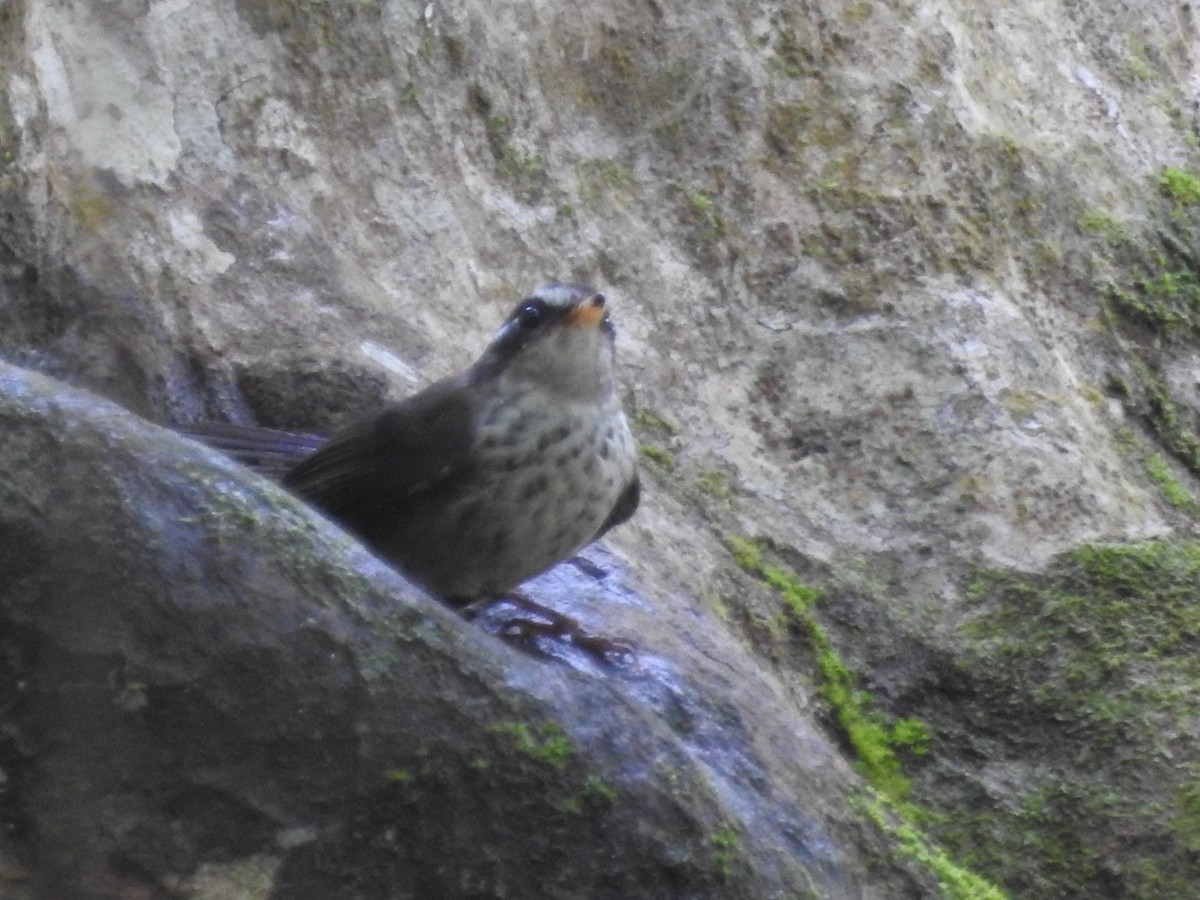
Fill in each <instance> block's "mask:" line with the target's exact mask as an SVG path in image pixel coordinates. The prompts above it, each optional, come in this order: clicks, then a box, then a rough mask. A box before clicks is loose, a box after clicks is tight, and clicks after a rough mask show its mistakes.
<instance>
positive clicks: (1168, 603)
mask: <svg viewBox="0 0 1200 900" xmlns="http://www.w3.org/2000/svg"><path fill="white" fill-rule="evenodd" d="M968 599H969V604H970V609H971V610H972V612H971V617H970V619H969V621H968V623H967V624H966V626H965V627H964V629H963V635H964V640H965V641H966V644H965V649H964V652H963V654H962V656H961V657H960V659H959V660H958V662H957V665H958V667H959V669H960V671H961V672H962V673H963V674H964V676H965V682H966V684H963V685H960V686H959V687H960V688H966V690H965V693H964V696H965V697H968V698H969V699H967V700H966V701H965V702H964V703H963V704H962V705H963V708H964V709H965V710H968V715H971V716H974V715H978V716H980V723H981V726H986V727H981V729H980V730H979V733H980V734H982V735H985V736H986V738H987V739H988V740H989V741H990V743H991V746H990V748H989V754H988V756H989V766H990V767H991V768H992V770H993V771H994V772H996V773H999V772H1008V773H1009V777H1010V778H1013V779H1015V780H1016V786H1015V787H1016V789H1015V791H1008V792H1005V793H1000V792H997V793H996V795H995V796H994V797H993V800H994V803H993V804H991V805H990V808H989V805H988V803H987V801H983V802H976V803H973V804H971V806H970V808H969V809H960V810H956V811H955V812H954V814H953V816H952V817H951V816H947V817H946V818H945V819H943V821H942V823H941V824H940V825H939V826H938V827H937V828H936V829H935V833H936V834H937V835H938V837H939V839H941V840H942V841H943V842H944V843H945V844H946V845H947V846H948V847H950V848H952V849H953V851H954V852H955V853H956V854H957V855H958V856H959V858H962V859H964V860H966V861H967V862H968V863H969V864H970V865H971V866H972V867H973V868H976V869H978V870H979V871H982V872H984V873H985V874H986V875H988V876H989V877H991V878H993V879H995V880H997V881H999V882H1000V883H1002V884H1004V885H1005V886H1006V887H1008V888H1009V889H1011V890H1012V891H1013V892H1014V893H1015V894H1017V895H1019V896H1037V897H1078V896H1096V897H1100V896H1103V897H1118V896H1119V897H1128V898H1156V900H1159V898H1184V897H1192V896H1194V895H1195V885H1196V884H1197V883H1200V859H1198V858H1197V856H1196V853H1195V850H1194V849H1193V848H1194V847H1196V846H1197V845H1198V844H1200V813H1198V810H1200V803H1197V800H1196V798H1197V796H1200V792H1198V791H1197V788H1196V786H1197V784H1198V783H1200V751H1198V749H1197V748H1198V747H1200V544H1198V543H1196V542H1177V541H1168V540H1157V541H1150V542H1145V543H1137V544H1114V545H1089V546H1084V547H1080V548H1078V549H1077V550H1075V551H1073V552H1070V553H1068V554H1065V555H1064V556H1062V557H1061V558H1059V559H1058V560H1057V561H1056V562H1055V563H1054V565H1052V566H1051V567H1050V568H1049V569H1048V570H1047V571H1046V572H1045V573H1042V574H1029V573H1023V572H1016V571H989V572H985V573H982V574H980V575H979V576H978V577H977V578H976V579H975V580H974V581H973V583H972V584H971V586H970V589H969V591H968ZM1018 773H1019V774H1018ZM983 780H984V779H981V781H983ZM997 798H998V799H997Z"/></svg>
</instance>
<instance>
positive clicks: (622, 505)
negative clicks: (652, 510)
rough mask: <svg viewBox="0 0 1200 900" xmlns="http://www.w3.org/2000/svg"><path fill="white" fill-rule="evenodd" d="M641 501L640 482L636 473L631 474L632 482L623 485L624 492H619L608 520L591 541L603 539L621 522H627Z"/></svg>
mask: <svg viewBox="0 0 1200 900" xmlns="http://www.w3.org/2000/svg"><path fill="white" fill-rule="evenodd" d="M641 499H642V482H641V479H640V478H638V475H637V473H636V472H634V473H633V480H632V481H630V482H629V484H627V485H625V490H623V491H622V492H621V496H620V497H618V498H617V502H616V504H615V505H614V506H613V508H612V512H610V513H609V514H608V518H607V519H605V520H604V524H603V525H601V526H600V530H599V531H597V532H596V536H595V537H594V538H592V540H593V541H598V540H600V538H602V537H604V535H605V533H607V532H608V531H609V530H611V529H613V528H616V527H617V526H618V525H620V524H621V523H622V522H628V521H629V519H630V517H632V516H633V514H634V513H635V512H636V511H637V508H638V503H640V502H641Z"/></svg>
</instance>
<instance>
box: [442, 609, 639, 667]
mask: <svg viewBox="0 0 1200 900" xmlns="http://www.w3.org/2000/svg"><path fill="white" fill-rule="evenodd" d="M502 602H504V603H508V604H510V605H511V606H515V607H517V608H519V609H520V610H522V611H523V612H525V613H528V615H527V616H513V617H511V618H507V619H502V620H500V622H499V625H498V627H497V628H496V629H495V633H496V634H497V635H498V636H499V637H501V638H502V639H504V640H506V641H508V642H509V643H511V644H513V645H515V646H517V647H518V648H520V649H521V650H524V651H526V652H528V653H535V654H537V655H539V656H547V655H551V654H548V653H547V652H546V650H545V649H543V648H542V647H541V646H540V644H539V639H541V638H549V639H552V640H555V641H559V642H562V643H564V644H570V645H572V646H575V647H578V648H579V649H580V650H581V651H583V652H584V653H586V654H587V655H588V656H590V657H592V658H593V659H594V660H596V661H597V662H599V663H602V664H603V665H606V666H616V667H619V668H624V667H625V666H628V665H629V664H630V663H632V662H633V660H634V658H635V656H636V654H635V653H634V650H633V648H632V647H631V646H629V645H628V644H625V643H623V642H621V641H618V640H614V639H613V638H608V637H604V636H602V635H598V634H591V633H590V632H588V631H586V630H585V629H584V628H583V626H582V625H580V624H579V623H578V622H577V621H575V620H574V619H572V618H571V617H570V616H565V615H563V614H562V613H560V612H558V611H557V610H553V609H550V608H549V607H548V606H543V605H542V604H540V603H537V602H536V601H534V600H530V599H529V598H528V597H526V596H525V595H524V594H518V593H515V592H514V593H509V594H504V595H502V596H499V597H495V598H492V599H489V600H488V601H487V602H486V603H484V604H482V605H480V604H479V603H478V602H476V603H474V604H471V606H468V607H467V608H465V609H464V610H463V615H465V616H466V617H467V618H469V619H475V618H477V617H479V616H480V614H481V613H483V612H484V611H485V610H489V609H491V608H492V607H494V606H495V605H497V604H499V603H502ZM530 616H533V617H535V618H530Z"/></svg>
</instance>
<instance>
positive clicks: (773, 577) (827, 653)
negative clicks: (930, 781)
mask: <svg viewBox="0 0 1200 900" xmlns="http://www.w3.org/2000/svg"><path fill="white" fill-rule="evenodd" d="M728 543H729V547H730V550H731V552H732V553H733V556H734V559H735V560H736V561H737V563H738V565H739V566H741V567H742V568H743V569H745V570H746V571H747V572H750V573H751V574H753V575H755V576H757V577H758V578H760V579H761V580H762V581H764V582H765V583H766V584H768V585H770V586H771V587H772V588H774V589H775V590H776V591H778V592H779V595H780V597H781V599H782V600H783V603H784V606H785V611H786V614H787V615H788V616H789V617H790V618H791V621H792V622H793V623H794V624H795V625H796V626H798V627H799V628H800V629H801V630H802V631H803V632H804V633H805V634H806V636H807V637H808V640H809V642H810V644H811V646H812V648H813V651H814V652H815V654H816V662H817V669H818V672H819V674H820V692H821V697H822V698H823V699H824V700H825V702H826V703H828V704H829V706H830V708H831V709H832V710H833V711H834V714H835V715H836V716H837V720H838V724H839V725H840V726H841V727H842V729H843V730H844V732H845V735H846V737H847V739H848V740H849V742H850V744H851V746H852V747H853V748H854V751H855V753H856V755H857V757H858V759H857V767H858V769H859V771H860V772H861V773H862V774H863V776H864V777H865V778H866V779H867V781H868V782H869V783H870V784H871V786H872V787H874V788H875V789H876V790H877V791H879V792H880V793H881V794H883V795H884V796H885V797H887V798H889V799H890V800H891V801H893V802H896V803H902V802H904V801H905V800H906V799H907V797H908V793H909V788H910V785H909V780H908V778H907V777H905V775H904V771H903V766H902V765H901V762H900V759H899V757H898V756H897V750H900V749H903V750H910V751H911V750H914V749H918V748H919V751H920V752H924V751H925V748H926V747H927V745H928V741H929V736H928V732H927V731H926V729H925V726H924V725H922V724H921V723H920V722H919V721H917V720H916V719H903V720H901V721H900V722H895V723H893V722H889V721H888V720H887V718H886V717H885V716H883V715H882V714H881V713H879V712H877V711H875V710H874V709H873V708H872V702H871V695H870V694H869V693H868V692H866V691H864V690H863V689H862V688H861V686H860V681H861V679H860V678H859V676H858V674H857V673H856V672H854V671H853V670H851V669H850V667H849V666H847V665H846V663H845V662H844V661H843V660H842V658H841V656H840V655H839V654H838V652H837V650H836V648H835V647H834V646H833V642H832V641H831V640H830V638H829V635H828V633H827V632H826V631H825V629H824V628H823V627H822V626H821V623H820V622H819V621H818V620H817V617H816V614H815V612H814V606H815V605H816V603H817V602H818V601H819V600H820V599H821V591H820V589H818V588H814V587H811V586H809V585H806V584H804V583H803V582H801V581H800V580H799V579H798V578H797V577H796V576H795V575H794V574H793V573H791V572H789V571H788V570H787V569H784V568H782V567H780V566H774V565H770V564H768V563H765V562H764V561H763V560H762V556H761V552H760V550H759V548H758V547H757V546H756V545H755V544H754V543H752V542H751V541H747V540H744V539H742V538H738V537H731V538H729V539H728Z"/></svg>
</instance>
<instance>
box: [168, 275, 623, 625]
mask: <svg viewBox="0 0 1200 900" xmlns="http://www.w3.org/2000/svg"><path fill="white" fill-rule="evenodd" d="M614 365H615V348H614V329H613V324H612V320H611V318H610V317H609V315H608V311H607V306H606V302H605V297H604V295H603V294H601V293H599V292H598V291H596V290H595V289H593V288H591V287H588V286H587V285H582V284H560V283H554V284H548V285H545V286H543V287H540V288H538V289H537V290H535V291H534V292H533V293H532V294H530V295H529V296H528V297H526V298H525V299H524V300H522V301H521V302H520V303H518V304H517V305H516V307H515V308H514V309H513V311H512V313H511V314H510V315H509V316H508V318H507V319H506V320H505V322H504V324H503V326H502V327H501V328H500V331H499V333H498V334H497V335H496V337H495V339H494V340H493V341H492V343H491V344H490V345H489V346H488V348H487V349H486V350H485V351H484V353H483V355H482V356H480V357H479V359H478V360H477V361H476V362H475V363H474V364H473V365H472V366H471V367H470V368H469V369H467V370H466V371H464V372H461V373H459V374H457V375H453V376H451V377H449V378H445V379H443V380H442V381H439V382H437V383H435V384H433V385H431V386H429V387H428V388H426V389H425V390H423V391H420V392H418V393H417V394H415V395H413V396H411V397H409V398H408V399H406V400H403V401H401V402H399V403H396V404H394V405H391V406H388V407H386V408H384V409H383V410H382V411H379V412H376V413H374V414H373V415H370V416H368V417H366V418H364V419H362V420H361V421H359V422H357V423H356V424H352V425H350V426H349V427H347V428H345V429H344V430H342V431H340V432H338V433H335V434H334V435H333V436H332V437H331V438H330V439H329V440H328V441H325V442H321V439H319V438H315V437H314V436H311V435H297V434H292V433H290V432H284V431H276V430H273V429H265V428H256V427H253V426H249V427H248V426H236V425H192V426H183V427H181V428H180V430H181V431H183V432H184V433H186V434H189V435H191V436H193V437H197V438H199V439H200V440H202V441H204V442H206V443H208V444H210V445H212V446H215V447H217V448H219V449H222V450H225V451H226V452H228V453H229V454H230V455H232V456H233V457H234V458H236V459H239V460H241V461H243V462H247V463H249V464H251V465H252V466H254V467H256V468H259V469H260V470H264V471H267V472H268V473H275V474H281V475H282V478H281V480H282V482H283V484H284V485H285V486H287V487H288V488H290V489H291V490H292V491H293V492H295V493H296V494H297V495H299V496H300V497H301V498H303V499H304V500H306V501H308V502H309V503H311V504H312V505H313V506H315V507H317V508H319V509H321V510H323V511H324V512H325V513H326V514H328V515H329V516H330V517H331V518H332V519H334V520H336V521H337V522H339V523H340V524H342V525H343V526H344V527H346V528H347V529H348V530H350V531H352V532H354V533H355V534H357V535H358V536H359V537H360V538H361V539H362V540H363V541H364V542H365V543H366V544H367V545H368V546H370V547H371V548H372V549H373V550H374V551H375V552H376V553H378V554H379V555H380V556H382V557H383V558H385V559H387V560H389V561H391V562H392V563H394V564H395V565H396V566H397V567H398V568H400V569H401V570H402V571H403V572H405V573H406V574H407V575H409V576H410V577H411V578H413V579H414V580H415V581H417V582H418V583H420V584H421V585H423V586H424V587H425V588H426V589H428V590H429V591H430V592H431V593H433V594H435V595H437V596H438V597H440V598H441V599H443V600H444V601H446V602H447V603H449V604H451V605H454V606H457V607H466V606H467V605H468V604H472V603H474V602H475V601H487V600H491V599H498V598H508V597H511V595H510V592H512V591H513V590H514V589H515V588H516V587H517V586H518V585H520V584H521V583H522V582H524V581H526V580H527V579H529V578H532V577H533V576H535V575H538V574H539V573H541V572H543V571H545V570H546V569H548V568H550V567H551V566H553V565H555V564H556V563H559V562H562V561H563V560H565V559H568V558H570V557H571V556H573V555H574V554H575V553H577V552H578V551H579V550H581V549H582V548H583V547H585V546H587V545H588V544H590V543H592V542H593V541H595V540H596V539H597V538H599V537H600V536H601V535H603V534H605V533H606V532H607V531H608V530H609V529H611V528H613V527H614V526H616V525H619V524H621V523H622V522H624V521H626V520H627V519H629V517H630V516H632V515H633V513H634V511H635V510H636V509H637V506H638V500H639V490H640V488H639V479H638V472H637V451H636V448H635V446H634V441H633V436H632V434H631V433H630V430H629V424H628V422H627V421H626V418H625V414H624V412H623V411H622V408H621V403H620V399H619V397H618V395H617V385H616V378H615V373H614ZM517 602H519V604H520V605H522V606H525V607H526V608H533V609H535V611H538V612H540V613H545V612H547V611H546V610H545V609H544V608H543V607H541V606H540V605H539V604H533V603H531V602H530V601H528V600H526V599H524V598H520V599H519V600H518V601H517ZM551 615H552V616H553V615H555V614H551ZM558 619H559V620H560V624H561V620H564V619H565V617H561V616H560V617H558ZM566 621H569V620H566Z"/></svg>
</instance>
